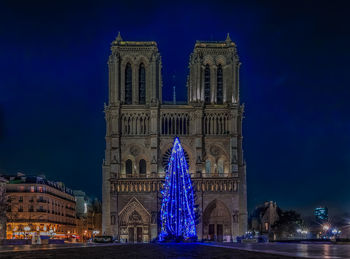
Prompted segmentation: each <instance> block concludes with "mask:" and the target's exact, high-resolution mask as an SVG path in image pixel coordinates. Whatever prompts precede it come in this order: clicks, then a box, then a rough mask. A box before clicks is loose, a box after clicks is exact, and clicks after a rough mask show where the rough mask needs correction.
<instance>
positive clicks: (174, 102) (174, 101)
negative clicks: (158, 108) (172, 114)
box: [173, 75, 176, 104]
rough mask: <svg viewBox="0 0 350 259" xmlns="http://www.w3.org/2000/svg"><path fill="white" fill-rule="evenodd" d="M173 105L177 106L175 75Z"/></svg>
mask: <svg viewBox="0 0 350 259" xmlns="http://www.w3.org/2000/svg"><path fill="white" fill-rule="evenodd" d="M173 84H174V85H173V104H176V86H175V75H173Z"/></svg>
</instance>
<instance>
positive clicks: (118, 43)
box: [112, 32, 157, 47]
mask: <svg viewBox="0 0 350 259" xmlns="http://www.w3.org/2000/svg"><path fill="white" fill-rule="evenodd" d="M112 46H130V47H133V46H135V47H151V46H154V47H157V43H156V42H155V41H125V40H123V38H122V37H121V35H120V32H118V36H117V37H116V38H115V40H114V41H113V42H112Z"/></svg>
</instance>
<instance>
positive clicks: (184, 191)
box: [159, 137, 197, 241]
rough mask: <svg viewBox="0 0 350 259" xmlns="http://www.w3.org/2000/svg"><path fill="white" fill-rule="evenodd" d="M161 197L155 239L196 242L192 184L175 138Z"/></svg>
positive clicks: (183, 156) (181, 150)
mask: <svg viewBox="0 0 350 259" xmlns="http://www.w3.org/2000/svg"><path fill="white" fill-rule="evenodd" d="M161 194H162V207H161V210H160V218H161V232H160V236H159V240H160V241H163V240H179V239H196V237H197V234H196V224H195V212H194V208H195V207H194V193H193V188H192V182H191V177H190V174H189V172H188V165H187V161H186V158H185V154H184V150H183V148H182V146H181V143H180V140H179V138H177V137H176V138H175V140H174V145H173V148H172V151H171V156H170V159H169V162H168V170H167V172H166V175H165V182H164V185H163V189H162V191H161Z"/></svg>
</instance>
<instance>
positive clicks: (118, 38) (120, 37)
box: [115, 31, 123, 42]
mask: <svg viewBox="0 0 350 259" xmlns="http://www.w3.org/2000/svg"><path fill="white" fill-rule="evenodd" d="M115 40H116V41H118V42H119V41H122V40H123V38H122V36H121V35H120V31H118V36H117V38H115Z"/></svg>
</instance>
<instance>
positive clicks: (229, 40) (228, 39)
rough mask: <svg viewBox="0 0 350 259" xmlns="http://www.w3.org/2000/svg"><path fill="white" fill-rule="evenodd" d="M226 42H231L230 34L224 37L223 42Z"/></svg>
mask: <svg viewBox="0 0 350 259" xmlns="http://www.w3.org/2000/svg"><path fill="white" fill-rule="evenodd" d="M225 41H226V42H231V41H232V40H231V38H230V33H227V36H226V40H225Z"/></svg>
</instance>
